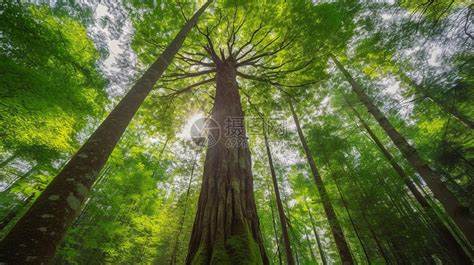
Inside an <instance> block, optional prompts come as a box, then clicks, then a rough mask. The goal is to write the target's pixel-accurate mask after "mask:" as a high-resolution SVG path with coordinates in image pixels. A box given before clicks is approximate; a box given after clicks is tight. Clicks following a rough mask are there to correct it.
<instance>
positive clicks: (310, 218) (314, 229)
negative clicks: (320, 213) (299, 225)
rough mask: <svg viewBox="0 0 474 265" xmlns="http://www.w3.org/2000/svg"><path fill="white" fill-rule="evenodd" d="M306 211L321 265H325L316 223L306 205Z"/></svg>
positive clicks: (324, 255) (324, 256)
mask: <svg viewBox="0 0 474 265" xmlns="http://www.w3.org/2000/svg"><path fill="white" fill-rule="evenodd" d="M306 209H308V215H309V220H310V222H311V228H312V229H313V233H314V237H316V243H317V244H318V250H319V256H320V257H321V261H322V262H323V265H327V261H326V254H325V253H324V249H323V244H322V243H321V238H319V234H318V230H317V229H316V223H315V221H314V218H313V215H312V214H311V210H310V209H309V206H308V204H306Z"/></svg>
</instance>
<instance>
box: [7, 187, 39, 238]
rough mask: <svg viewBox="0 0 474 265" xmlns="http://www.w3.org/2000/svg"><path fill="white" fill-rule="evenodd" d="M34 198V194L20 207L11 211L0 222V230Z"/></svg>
mask: <svg viewBox="0 0 474 265" xmlns="http://www.w3.org/2000/svg"><path fill="white" fill-rule="evenodd" d="M34 197H35V194H32V195H30V196H29V197H28V198H27V199H26V200H25V201H24V202H23V203H22V204H21V205H17V206H16V207H14V208H13V209H11V210H10V212H8V214H7V215H6V216H5V217H3V218H2V219H1V220H0V230H3V229H4V228H5V227H6V226H7V225H8V224H9V223H10V222H11V221H12V220H13V219H14V218H15V217H16V216H17V215H18V213H20V212H21V210H22V209H23V208H24V207H26V206H27V205H28V203H30V201H31V200H32V199H33V198H34Z"/></svg>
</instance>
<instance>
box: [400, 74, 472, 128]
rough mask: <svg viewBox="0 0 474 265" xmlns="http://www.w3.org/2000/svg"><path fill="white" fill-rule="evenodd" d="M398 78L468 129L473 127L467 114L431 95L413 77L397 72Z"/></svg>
mask: <svg viewBox="0 0 474 265" xmlns="http://www.w3.org/2000/svg"><path fill="white" fill-rule="evenodd" d="M399 75H400V78H401V79H402V81H404V82H405V83H407V84H408V85H410V86H412V87H414V88H415V91H416V92H417V93H418V94H420V95H421V96H423V97H425V98H427V99H429V100H431V101H432V102H433V103H434V104H436V105H437V106H438V107H439V108H440V109H441V110H442V111H444V112H446V113H448V114H450V115H451V116H452V117H454V118H455V119H457V120H458V121H459V122H461V123H462V124H463V125H464V126H466V127H468V128H469V129H474V121H472V120H471V119H470V118H469V117H468V116H466V115H464V114H462V113H461V112H459V110H458V109H457V108H456V107H455V106H453V105H450V104H449V103H447V102H444V101H442V100H440V99H438V98H437V97H435V96H433V95H432V94H431V93H430V92H429V91H428V89H426V88H425V87H423V86H422V85H419V84H417V83H416V82H415V81H414V80H413V79H411V78H410V77H408V76H407V75H406V74H404V73H401V72H400V73H399Z"/></svg>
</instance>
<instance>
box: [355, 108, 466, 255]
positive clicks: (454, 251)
mask: <svg viewBox="0 0 474 265" xmlns="http://www.w3.org/2000/svg"><path fill="white" fill-rule="evenodd" d="M347 103H348V106H349V107H350V108H351V109H352V111H353V112H354V114H355V115H356V117H357V118H358V119H359V121H360V123H361V124H362V126H363V127H364V128H365V130H366V131H367V133H368V134H369V136H370V138H371V139H372V140H373V141H374V143H375V145H377V147H378V148H379V150H380V152H381V153H382V154H383V156H384V157H385V159H387V161H388V162H389V163H390V165H391V166H392V168H393V169H394V170H395V172H397V174H398V175H399V176H400V178H401V179H402V180H403V182H404V183H405V185H406V186H407V188H408V189H409V190H410V192H411V193H412V194H413V196H414V197H415V199H416V201H417V202H418V203H419V204H420V206H421V207H422V208H423V209H424V210H425V212H426V214H427V215H428V216H429V217H431V218H430V219H431V221H432V222H433V223H432V224H431V225H433V226H434V228H435V230H436V231H437V233H438V236H439V237H440V239H441V241H442V245H443V246H444V247H445V248H446V249H447V250H448V252H449V253H450V255H451V257H450V258H451V259H453V260H455V262H456V264H469V263H470V262H471V259H470V258H469V256H468V254H467V253H466V252H465V251H464V249H463V247H462V246H461V245H460V244H459V242H458V241H457V240H456V237H455V236H454V235H453V234H452V233H451V232H450V231H449V229H448V228H447V227H446V226H445V224H444V223H443V221H441V220H439V217H438V216H437V215H436V211H435V210H434V209H432V207H431V205H430V203H429V202H428V201H427V200H426V198H425V197H424V196H423V195H422V194H421V192H420V191H419V190H418V189H417V188H416V185H415V184H414V183H413V182H412V181H411V179H410V178H409V177H408V175H407V174H406V173H405V171H404V170H403V169H402V167H401V166H400V165H399V164H398V163H397V161H395V158H394V157H393V156H392V155H391V154H390V152H389V151H388V150H387V149H386V148H385V146H384V145H383V144H382V142H381V141H380V140H379V138H378V137H377V135H375V133H374V132H373V131H372V129H370V127H369V125H368V124H367V123H366V122H365V121H364V119H363V118H362V117H361V116H360V114H359V113H358V112H357V110H356V109H355V108H354V107H353V106H352V105H350V103H349V101H347Z"/></svg>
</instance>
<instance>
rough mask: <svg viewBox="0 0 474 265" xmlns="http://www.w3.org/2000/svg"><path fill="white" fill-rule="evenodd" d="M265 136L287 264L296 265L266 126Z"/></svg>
mask: <svg viewBox="0 0 474 265" xmlns="http://www.w3.org/2000/svg"><path fill="white" fill-rule="evenodd" d="M263 136H264V138H265V147H266V150H267V156H268V164H269V166H270V172H271V175H272V182H273V190H274V192H275V199H276V204H277V209H278V216H279V217H280V224H281V231H282V233H283V242H284V243H285V254H286V262H287V264H289V265H293V264H295V259H294V257H293V252H292V251H291V245H290V237H289V235H288V224H287V222H286V216H285V211H284V210H283V204H282V202H281V197H280V189H279V188H278V181H277V178H276V173H275V168H274V166H273V159H272V153H271V150H270V145H269V144H268V136H267V132H266V130H265V126H263Z"/></svg>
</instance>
